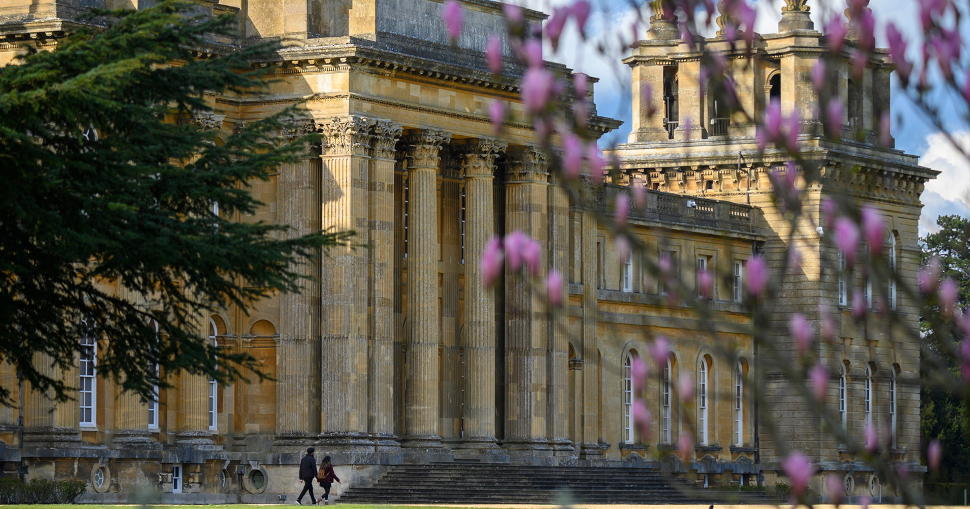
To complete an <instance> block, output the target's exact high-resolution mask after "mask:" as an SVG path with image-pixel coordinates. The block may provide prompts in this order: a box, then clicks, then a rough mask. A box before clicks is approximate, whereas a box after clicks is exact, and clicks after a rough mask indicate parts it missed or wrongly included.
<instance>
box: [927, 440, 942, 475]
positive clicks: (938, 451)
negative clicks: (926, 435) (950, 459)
mask: <svg viewBox="0 0 970 509" xmlns="http://www.w3.org/2000/svg"><path fill="white" fill-rule="evenodd" d="M942 458H943V444H941V443H940V441H939V440H932V441H931V442H930V445H929V446H928V447H927V448H926V464H927V465H928V466H929V467H930V469H932V470H933V471H934V472H935V471H938V470H939V469H940V460H941V459H942Z"/></svg>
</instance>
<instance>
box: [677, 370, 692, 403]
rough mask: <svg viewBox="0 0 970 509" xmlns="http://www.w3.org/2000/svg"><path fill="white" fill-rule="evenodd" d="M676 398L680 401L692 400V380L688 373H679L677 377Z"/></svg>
mask: <svg viewBox="0 0 970 509" xmlns="http://www.w3.org/2000/svg"><path fill="white" fill-rule="evenodd" d="M677 397H679V398H680V400H681V401H690V400H692V399H694V379H693V378H691V376H690V375H689V374H688V373H681V374H680V376H678V377H677Z"/></svg>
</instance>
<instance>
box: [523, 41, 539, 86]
mask: <svg viewBox="0 0 970 509" xmlns="http://www.w3.org/2000/svg"><path fill="white" fill-rule="evenodd" d="M522 59H523V60H525V63H526V64H527V65H528V66H529V67H530V68H533V69H539V68H541V67H542V64H543V61H542V41H541V40H539V39H529V40H527V41H525V44H524V45H523V46H522ZM523 79H524V78H523Z"/></svg>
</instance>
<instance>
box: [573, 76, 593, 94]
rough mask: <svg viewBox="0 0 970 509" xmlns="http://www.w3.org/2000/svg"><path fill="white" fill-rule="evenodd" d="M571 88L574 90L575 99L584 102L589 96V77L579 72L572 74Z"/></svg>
mask: <svg viewBox="0 0 970 509" xmlns="http://www.w3.org/2000/svg"><path fill="white" fill-rule="evenodd" d="M573 88H574V89H575V90H576V98H577V99H581V100H585V99H586V96H588V95H589V76H587V75H586V74H583V73H581V72H577V73H576V74H573Z"/></svg>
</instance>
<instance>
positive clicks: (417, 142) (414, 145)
mask: <svg viewBox="0 0 970 509" xmlns="http://www.w3.org/2000/svg"><path fill="white" fill-rule="evenodd" d="M450 140H451V133H449V132H447V131H443V130H441V129H422V130H420V131H414V132H411V133H408V134H407V135H406V136H405V137H404V145H405V147H406V149H407V155H408V159H409V160H410V166H411V167H412V168H437V167H438V162H439V160H440V159H441V147H443V146H444V144H445V143H448V142H449V141H450Z"/></svg>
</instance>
